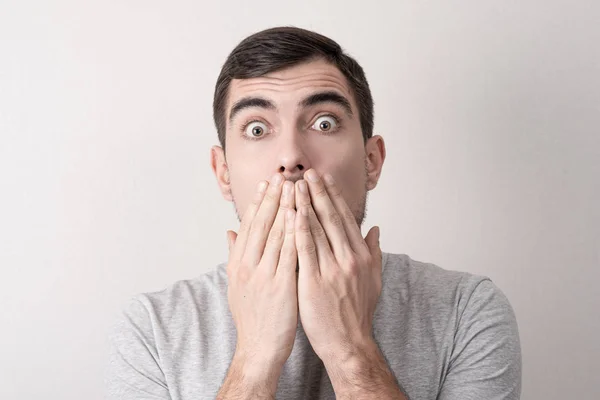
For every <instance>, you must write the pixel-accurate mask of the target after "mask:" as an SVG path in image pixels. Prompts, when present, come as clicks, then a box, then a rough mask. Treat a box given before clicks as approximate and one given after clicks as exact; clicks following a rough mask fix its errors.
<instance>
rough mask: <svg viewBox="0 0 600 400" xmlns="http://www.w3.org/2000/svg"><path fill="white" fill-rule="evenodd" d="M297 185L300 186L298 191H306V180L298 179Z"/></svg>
mask: <svg viewBox="0 0 600 400" xmlns="http://www.w3.org/2000/svg"><path fill="white" fill-rule="evenodd" d="M298 187H299V188H300V191H301V192H302V193H306V191H307V190H306V181H299V182H298Z"/></svg>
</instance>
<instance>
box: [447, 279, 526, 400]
mask: <svg viewBox="0 0 600 400" xmlns="http://www.w3.org/2000/svg"><path fill="white" fill-rule="evenodd" d="M520 395H521V347H520V341H519V332H518V327H517V321H516V318H515V314H514V311H513V309H512V307H511V306H510V303H509V302H508V299H507V298H506V296H504V294H503V293H502V292H501V291H500V289H498V288H497V287H496V286H495V285H494V284H493V283H492V282H491V281H490V280H483V281H481V282H480V283H479V284H478V285H477V287H476V288H475V289H474V290H473V293H472V295H471V296H470V298H469V299H468V301H467V304H466V306H465V308H464V311H463V312H462V315H461V317H460V320H459V323H458V327H457V331H456V334H455V340H454V349H453V352H452V355H451V359H450V366H449V370H448V372H447V373H446V376H445V379H444V381H443V384H442V387H441V390H440V393H439V397H438V399H439V400H456V399H493V400H518V399H519V398H520Z"/></svg>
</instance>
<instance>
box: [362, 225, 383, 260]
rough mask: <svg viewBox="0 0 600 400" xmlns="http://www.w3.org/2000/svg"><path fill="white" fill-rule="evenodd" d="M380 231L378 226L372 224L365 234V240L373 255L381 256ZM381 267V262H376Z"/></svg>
mask: <svg viewBox="0 0 600 400" xmlns="http://www.w3.org/2000/svg"><path fill="white" fill-rule="evenodd" d="M379 236H380V231H379V227H378V226H374V227H372V228H371V229H370V230H369V233H367V236H365V242H366V243H367V246H369V251H370V252H371V255H372V256H374V257H381V256H382V253H381V247H380V246H379ZM378 265H379V266H380V267H381V263H379V264H378Z"/></svg>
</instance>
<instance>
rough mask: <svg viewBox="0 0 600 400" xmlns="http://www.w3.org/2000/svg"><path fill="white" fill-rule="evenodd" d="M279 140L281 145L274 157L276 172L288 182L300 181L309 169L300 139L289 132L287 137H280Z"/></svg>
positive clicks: (308, 162) (307, 159)
mask: <svg viewBox="0 0 600 400" xmlns="http://www.w3.org/2000/svg"><path fill="white" fill-rule="evenodd" d="M280 140H281V145H280V146H279V149H278V150H279V151H278V154H277V157H276V160H277V172H279V173H281V174H283V176H284V178H285V179H286V180H289V181H293V182H295V181H297V180H300V179H302V177H303V174H304V172H305V171H307V170H309V169H310V168H311V165H310V161H309V158H308V156H307V154H306V151H305V147H304V145H303V142H302V137H301V136H300V135H298V134H296V133H292V132H290V134H288V135H282V137H281V139H280Z"/></svg>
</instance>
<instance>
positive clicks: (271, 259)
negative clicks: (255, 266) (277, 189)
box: [260, 181, 294, 276]
mask: <svg viewBox="0 0 600 400" xmlns="http://www.w3.org/2000/svg"><path fill="white" fill-rule="evenodd" d="M293 190H294V184H293V183H292V182H289V181H287V182H284V184H283V190H282V193H281V199H280V201H279V209H278V210H277V216H276V217H275V222H274V223H273V226H272V227H271V230H270V231H269V235H268V237H267V242H266V244H265V249H264V252H263V254H262V257H261V260H260V268H261V269H264V270H265V272H266V273H268V274H269V275H270V276H273V275H274V274H275V272H276V270H277V265H278V264H279V258H280V253H281V248H282V246H283V242H284V239H285V219H286V215H287V211H289V210H292V209H293V203H294V201H293V196H294V194H293Z"/></svg>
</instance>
